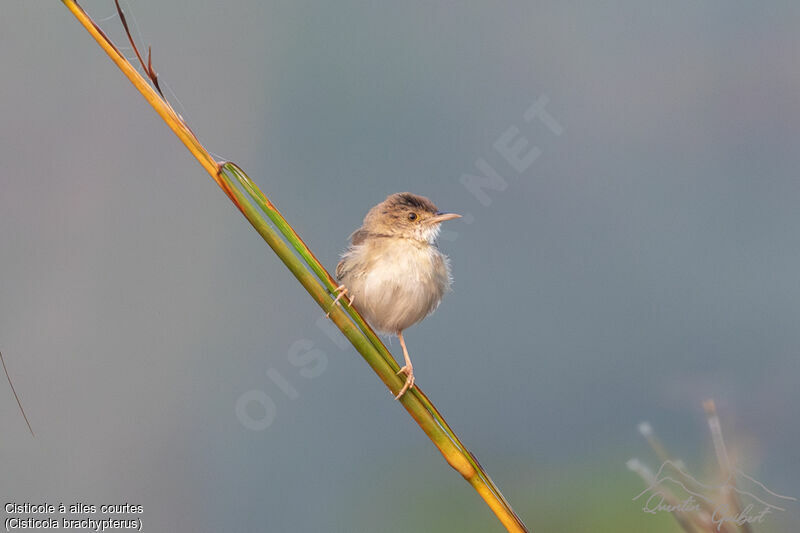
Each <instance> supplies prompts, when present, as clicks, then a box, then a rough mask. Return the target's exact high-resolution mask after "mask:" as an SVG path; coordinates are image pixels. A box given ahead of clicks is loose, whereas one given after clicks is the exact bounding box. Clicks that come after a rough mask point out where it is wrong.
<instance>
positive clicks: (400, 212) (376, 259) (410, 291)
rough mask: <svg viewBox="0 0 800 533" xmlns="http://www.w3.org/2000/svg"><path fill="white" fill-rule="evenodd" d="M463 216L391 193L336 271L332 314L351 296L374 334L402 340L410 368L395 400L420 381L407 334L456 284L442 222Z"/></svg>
mask: <svg viewBox="0 0 800 533" xmlns="http://www.w3.org/2000/svg"><path fill="white" fill-rule="evenodd" d="M460 217H461V215H459V214H456V213H443V212H441V211H439V210H438V209H437V207H436V205H434V203H433V202H431V201H430V200H429V199H428V198H426V197H424V196H418V195H416V194H412V193H410V192H400V193H395V194H390V195H389V196H387V197H386V199H385V200H384V201H383V202H381V203H379V204H377V205H376V206H374V207H373V208H372V209H370V210H369V212H368V213H367V215H366V216H365V217H364V222H363V223H362V225H361V227H360V228H358V229H357V230H356V231H354V232H353V233H352V234H351V235H350V245H349V247H348V248H347V249H346V250H345V252H344V253H343V254H342V255H341V261H339V264H338V265H337V266H336V279H337V280H338V282H339V283H340V285H339V286H338V287H336V289H335V290H334V291H333V294H335V295H336V298H335V299H334V301H333V304H331V309H333V308H334V306H335V305H336V304H337V303H338V302H339V300H340V299H341V298H342V297H343V296H345V295H346V296H347V304H348V305H352V306H353V307H355V308H356V310H357V311H358V312H359V313H360V314H361V316H363V317H364V319H365V320H366V321H367V322H368V323H369V325H370V326H372V328H373V329H375V330H377V331H379V332H381V333H385V334H391V335H396V336H397V338H398V339H399V340H400V346H401V347H402V348H403V357H404V359H405V365H404V366H403V367H402V368H400V370H399V371H398V372H397V374H398V375H399V374H405V376H406V380H405V383H404V384H403V387H402V388H401V389H400V391H399V392H398V393H397V395H396V396H395V399H396V400H399V399H400V398H401V397H402V396H403V395H404V394H405V393H406V392H407V391H408V390H409V389H410V388H411V387H413V386H414V382H415V378H414V367H413V365H412V364H411V357H409V355H408V349H407V348H406V342H405V339H404V338H403V332H404V331H405V330H406V329H408V328H409V327H410V326H413V325H414V324H416V323H418V322H420V321H421V320H422V319H424V318H425V317H427V316H428V315H430V314H431V313H433V312H434V311H435V310H436V308H437V307H438V306H439V304H440V303H441V301H442V297H443V296H444V294H445V293H446V292H448V291H449V290H450V288H451V285H452V282H453V278H452V276H451V273H450V260H449V259H448V257H447V256H446V255H445V254H443V253H442V252H441V251H439V248H438V247H437V246H436V238H437V237H438V235H439V231H440V230H441V223H442V222H444V221H446V220H452V219H456V218H460ZM328 314H330V312H329V313H328Z"/></svg>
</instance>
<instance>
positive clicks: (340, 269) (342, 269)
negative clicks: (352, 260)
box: [336, 259, 347, 281]
mask: <svg viewBox="0 0 800 533" xmlns="http://www.w3.org/2000/svg"><path fill="white" fill-rule="evenodd" d="M346 272H347V262H346V261H345V260H344V259H342V260H341V261H339V264H338V265H336V279H337V280H338V281H342V278H343V277H344V275H345V273H346Z"/></svg>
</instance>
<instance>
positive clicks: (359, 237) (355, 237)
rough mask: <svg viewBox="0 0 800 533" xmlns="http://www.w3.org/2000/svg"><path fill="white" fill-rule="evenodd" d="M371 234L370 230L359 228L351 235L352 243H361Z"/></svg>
mask: <svg viewBox="0 0 800 533" xmlns="http://www.w3.org/2000/svg"><path fill="white" fill-rule="evenodd" d="M367 235H369V232H368V231H367V230H365V229H361V228H359V229H357V230H355V231H354V232H353V233H352V234H351V235H350V243H351V244H352V245H353V246H355V245H357V244H361V243H362V242H364V240H365V239H366V238H367Z"/></svg>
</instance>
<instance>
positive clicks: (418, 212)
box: [363, 192, 461, 243]
mask: <svg viewBox="0 0 800 533" xmlns="http://www.w3.org/2000/svg"><path fill="white" fill-rule="evenodd" d="M460 217H461V215H457V214H455V213H442V212H440V211H439V210H438V209H437V208H436V206H435V205H434V204H433V202H431V201H430V200H428V199H427V198H425V197H424V196H417V195H416V194H411V193H410V192H398V193H395V194H390V195H389V196H387V197H386V200H384V201H383V202H381V203H379V204H378V205H376V206H375V207H373V208H372V209H370V210H369V213H367V216H366V217H365V218H364V225H363V229H365V230H367V231H368V232H369V233H371V234H375V235H387V236H391V237H403V238H406V239H414V240H418V241H424V242H428V243H433V242H434V241H435V240H436V237H437V236H438V235H439V229H440V227H439V225H440V224H441V223H442V222H444V221H445V220H452V219H454V218H460Z"/></svg>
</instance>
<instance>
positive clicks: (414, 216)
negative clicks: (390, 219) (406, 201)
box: [408, 213, 417, 221]
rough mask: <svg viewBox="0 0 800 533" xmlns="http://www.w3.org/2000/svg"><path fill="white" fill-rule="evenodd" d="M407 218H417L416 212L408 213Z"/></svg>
mask: <svg viewBox="0 0 800 533" xmlns="http://www.w3.org/2000/svg"><path fill="white" fill-rule="evenodd" d="M408 220H411V221H414V220H417V214H416V213H409V214H408Z"/></svg>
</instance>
